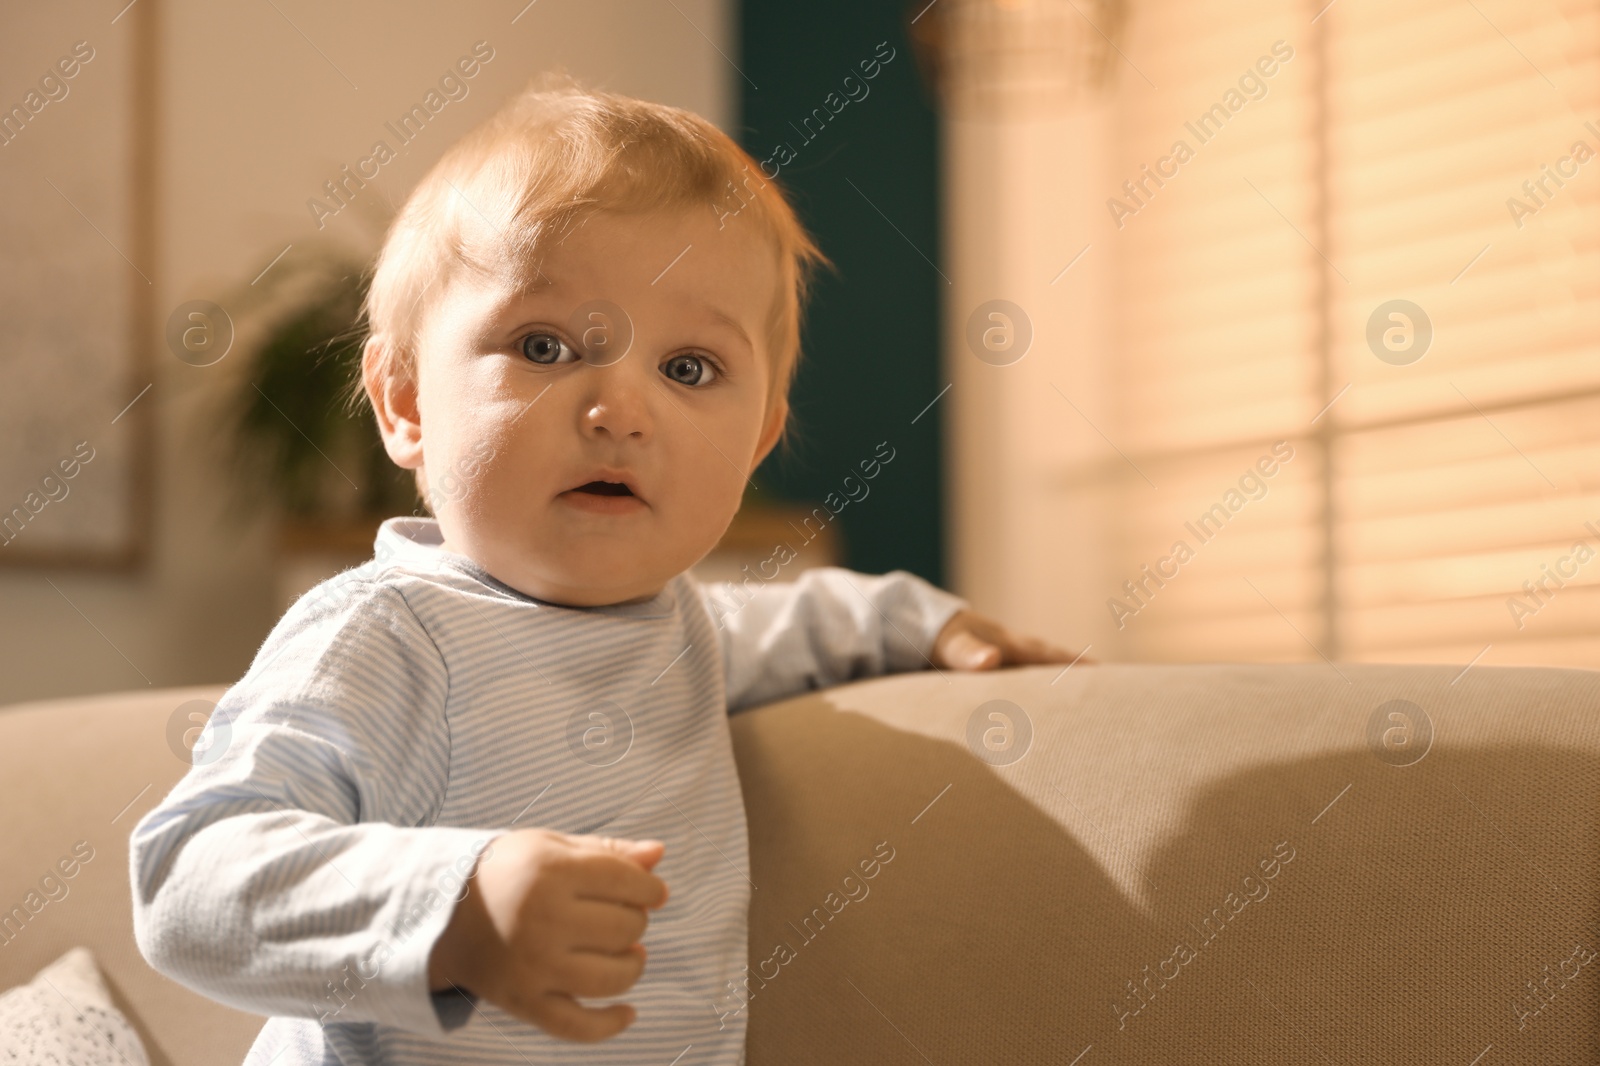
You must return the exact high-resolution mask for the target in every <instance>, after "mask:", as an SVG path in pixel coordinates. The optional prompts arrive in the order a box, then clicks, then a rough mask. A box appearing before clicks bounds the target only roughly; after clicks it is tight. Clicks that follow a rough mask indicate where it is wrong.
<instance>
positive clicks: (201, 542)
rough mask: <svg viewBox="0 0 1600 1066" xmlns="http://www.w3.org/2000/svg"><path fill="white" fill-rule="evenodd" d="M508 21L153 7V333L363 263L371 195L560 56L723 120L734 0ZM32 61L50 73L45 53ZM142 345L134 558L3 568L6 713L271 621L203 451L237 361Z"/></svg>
mask: <svg viewBox="0 0 1600 1066" xmlns="http://www.w3.org/2000/svg"><path fill="white" fill-rule="evenodd" d="M121 6H122V5H121V3H120V2H118V3H116V4H114V5H113V8H120V7H121ZM141 6H142V7H144V6H154V4H153V0H146V2H145V4H143V5H141ZM517 10H518V5H517V4H516V3H504V2H495V3H488V2H483V0H472V2H464V3H454V4H450V5H448V6H445V5H438V6H434V5H428V6H421V5H415V6H413V5H407V9H406V10H405V11H403V12H399V11H396V10H394V9H393V7H392V6H391V5H388V4H382V3H378V2H375V0H361V2H355V3H351V4H343V5H336V6H331V7H330V6H326V5H320V4H312V3H309V2H307V0H279V2H278V3H277V5H276V9H275V8H274V5H272V4H243V5H240V4H224V5H217V4H210V3H201V2H199V0H162V2H161V3H160V4H159V21H160V32H159V40H160V49H161V55H160V70H161V74H160V78H161V84H160V91H159V99H160V101H161V104H160V106H161V113H160V116H159V125H160V127H161V135H162V136H161V141H160V151H159V189H160V201H159V249H158V251H159V260H158V265H157V267H156V268H155V271H154V273H152V274H151V277H152V281H153V283H154V293H155V296H154V299H155V305H156V314H155V319H156V328H157V329H158V330H159V329H160V328H161V326H162V324H163V323H164V322H165V320H166V318H167V315H168V313H169V312H170V310H171V309H172V308H173V307H174V306H176V305H177V304H179V303H182V302H184V301H186V300H191V299H212V300H220V299H221V297H222V296H223V294H224V293H225V292H227V291H228V290H229V289H231V288H233V287H235V286H238V285H241V284H245V283H248V282H249V280H250V279H251V278H252V277H253V276H254V275H255V274H256V273H257V271H259V270H260V269H261V267H262V266H264V265H265V264H266V262H267V261H268V260H270V259H271V258H272V257H273V256H274V255H276V254H277V253H278V251H279V250H281V249H282V248H283V247H284V245H286V244H289V243H291V242H292V243H293V244H294V246H295V249H294V253H293V254H299V253H301V252H304V251H310V250H313V249H314V248H317V247H324V248H330V249H331V248H333V247H338V246H343V247H349V248H353V249H356V250H360V251H366V250H369V249H371V248H372V247H373V240H374V239H375V236H376V234H377V232H378V230H377V225H378V223H377V222H376V221H375V220H376V219H381V218H382V217H383V216H384V214H386V212H387V210H388V209H387V208H384V207H381V205H380V204H379V202H378V200H377V199H376V198H375V197H371V196H367V195H366V194H372V193H376V194H380V195H382V196H383V197H385V198H387V199H388V200H389V201H391V202H393V203H396V204H398V203H399V202H400V201H401V200H402V199H403V197H404V196H405V194H406V192H407V191H408V190H409V189H410V187H411V186H412V185H413V184H414V183H415V182H416V180H417V179H418V178H419V177H420V176H421V174H422V173H423V171H424V170H425V169H426V167H427V166H428V165H429V164H430V163H431V162H432V161H433V160H434V159H435V158H437V156H438V154H439V153H440V152H441V151H442V150H443V149H444V148H445V147H446V145H448V144H449V142H450V141H452V140H453V139H455V138H456V137H458V136H459V135H460V134H461V133H463V132H464V131H465V130H466V129H467V128H469V126H470V125H471V124H472V123H473V122H475V121H476V120H477V119H479V118H481V117H482V116H484V115H485V114H486V113H487V112H488V111H489V110H490V109H491V108H492V107H493V106H494V105H495V104H496V103H497V102H498V101H499V100H501V99H503V98H504V97H505V96H506V95H507V94H508V93H509V92H511V91H512V90H514V89H515V88H516V87H518V86H519V85H521V84H522V83H523V82H524V81H525V79H526V78H528V77H529V76H531V75H532V74H534V73H536V72H537V71H540V70H543V69H547V68H549V67H551V66H554V65H556V64H558V63H559V64H562V65H564V66H565V67H566V68H567V69H568V71H570V72H571V73H572V74H574V75H576V76H577V77H579V78H581V79H583V80H584V81H585V82H586V83H589V84H592V85H596V86H599V87H603V88H610V89H615V90H617V91H621V92H626V93H631V94H634V95H639V96H644V97H649V98H652V99H657V100H662V101H665V102H667V103H672V104H677V105H680V106H684V107H688V108H690V109H693V110H695V111H699V112H700V113H702V114H705V115H706V116H707V117H709V118H711V119H712V120H713V121H715V122H717V123H718V124H719V125H721V126H722V127H723V128H725V129H731V128H732V123H733V121H734V114H735V110H736V101H737V94H736V93H735V92H734V91H733V79H735V78H737V76H738V75H737V74H736V73H735V72H734V71H733V69H732V68H731V67H730V66H729V63H728V61H727V60H726V59H725V58H724V57H723V56H722V55H719V54H718V49H720V50H721V51H722V52H724V53H727V54H728V55H730V56H731V55H732V54H733V52H734V47H735V46H734V44H733V36H734V25H733V22H732V5H731V4H730V3H728V2H727V0H675V3H674V4H666V3H642V2H639V0H585V2H584V3H581V4H575V3H558V2H554V0H542V2H535V3H533V4H532V5H530V6H529V7H528V8H527V9H526V10H525V12H524V13H523V14H522V15H521V16H520V17H519V18H518V19H517V21H516V22H515V23H514V24H513V23H512V21H511V20H512V17H513V16H514V15H516V14H517ZM280 11H281V14H280ZM112 13H114V10H113V12H112ZM285 16H287V18H286V17H285ZM108 17H109V16H108ZM95 18H96V19H98V18H99V15H98V14H97V15H96V16H95ZM288 20H292V24H291V22H290V21H288ZM297 27H298V29H297ZM301 31H303V32H304V36H302V32H301ZM702 34H704V36H702ZM307 38H309V39H310V42H314V44H313V43H308V40H307ZM707 38H709V40H708V39H707ZM480 40H482V41H486V42H488V43H489V45H490V46H491V47H492V48H493V49H494V53H495V55H494V58H493V59H492V60H491V61H490V62H489V63H488V64H487V65H486V66H484V67H483V69H482V71H481V72H480V73H479V74H478V75H477V76H476V77H475V78H474V79H472V80H471V81H470V82H469V83H468V84H469V86H470V93H469V95H468V96H467V97H466V98H465V99H462V100H460V101H456V102H451V103H449V104H448V105H447V106H446V107H445V108H444V109H443V110H442V111H440V113H439V114H438V115H437V116H436V117H435V118H434V120H433V121H432V122H431V123H430V124H429V125H428V126H427V127H426V128H425V129H424V130H423V132H422V133H421V134H420V135H419V136H418V137H417V138H416V139H415V140H414V141H413V143H412V144H411V145H410V146H409V148H408V149H407V151H406V152H405V153H404V154H403V155H402V156H401V157H400V158H399V159H397V160H395V161H394V162H393V163H390V164H389V165H387V166H385V167H384V168H383V169H382V171H381V173H380V175H379V177H378V178H377V179H376V181H375V182H373V183H372V184H370V185H369V186H368V188H367V190H366V194H364V198H365V201H366V202H365V205H364V206H365V208H366V213H365V217H361V216H358V215H357V208H358V207H361V206H362V205H363V201H362V200H358V201H357V202H356V204H354V205H352V206H351V208H349V209H347V210H345V211H343V212H341V213H340V214H339V215H338V216H337V217H335V218H332V219H329V220H327V225H326V228H324V229H322V230H319V229H318V228H317V226H316V224H315V223H314V222H313V220H312V216H311V214H310V212H309V211H308V210H307V208H306V200H307V199H308V198H309V197H311V196H313V195H316V194H317V193H318V192H319V190H320V189H321V186H322V183H323V182H324V181H326V180H328V179H329V178H330V177H333V176H335V175H336V174H337V172H338V170H339V167H340V166H341V165H342V164H351V165H354V163H355V162H356V160H358V159H360V158H361V157H363V156H365V155H367V154H368V152H369V150H370V148H371V146H372V143H373V142H374V141H375V140H378V139H379V138H383V139H386V140H391V143H393V141H392V139H391V138H389V137H388V136H387V135H386V131H384V129H383V126H384V123H385V122H387V121H390V120H392V119H395V118H396V117H398V115H399V114H400V113H402V112H403V111H405V110H407V109H409V107H410V106H411V105H412V104H413V103H415V102H417V101H419V100H420V99H421V97H422V95H423V94H424V93H425V92H426V91H427V90H428V89H429V88H431V87H433V85H434V84H435V83H436V82H437V80H438V78H439V76H440V75H441V74H442V73H443V72H444V71H445V70H446V68H447V67H448V66H449V65H450V64H452V63H453V62H454V61H455V60H456V58H457V57H458V56H462V55H465V54H467V53H468V52H469V51H470V50H471V48H472V45H473V43H474V42H476V41H480ZM713 41H714V42H715V45H713V44H712V43H711V42H713ZM38 48H39V54H40V57H41V59H40V63H39V64H36V65H38V66H40V69H43V68H44V64H45V63H46V62H47V61H48V60H49V59H50V58H53V55H54V52H53V51H52V50H53V49H56V48H57V42H55V41H41V42H39V45H38ZM319 49H320V51H321V53H325V55H326V58H324V55H322V54H319V52H318V50H319ZM336 67H337V69H336ZM29 69H31V68H29ZM346 79H348V80H346ZM351 83H354V85H355V86H357V87H358V88H353V87H352V84H351ZM0 88H7V89H8V91H9V88H10V87H7V86H4V85H0ZM155 343H156V345H157V348H156V366H155V373H154V381H155V383H154V387H153V388H152V389H151V390H150V392H149V394H148V395H146V396H145V398H144V399H143V400H142V401H140V402H141V403H148V404H150V405H152V407H153V408H154V414H155V416H156V426H157V434H156V435H157V445H156V451H157V454H156V461H155V480H156V485H155V497H154V508H153V510H154V539H153V548H152V551H151V553H150V558H149V560H148V563H147V564H146V565H145V566H144V567H143V568H142V569H140V570H138V571H135V572H131V573H128V574H123V575H107V574H96V573H88V572H82V571H72V570H64V569H56V570H0V604H3V605H4V610H0V703H5V702H10V701H14V700H25V699H37V698H46V697H51V696H62V695H73V694H79V693H90V692H102V691H111V690H118V689H125V688H135V687H139V688H142V687H145V686H146V684H147V682H148V683H149V684H153V685H156V686H163V685H179V684H191V683H199V682H213V681H229V680H233V679H234V678H236V677H238V676H239V674H241V673H242V672H243V670H244V668H245V667H246V665H248V663H249V660H250V657H251V655H252V654H253V653H254V650H255V648H256V646H257V645H258V644H259V642H260V641H261V639H262V637H264V636H265V635H266V632H267V630H268V629H269V628H270V626H271V625H272V623H273V621H274V619H275V605H274V572H273V555H272V550H271V548H272V543H271V537H270V528H269V527H268V525H267V524H266V522H265V521H264V520H262V519H259V518H255V519H252V518H246V517H241V516H238V515H236V514H235V513H233V512H232V511H230V510H229V507H228V503H229V500H230V499H231V498H232V497H231V496H230V491H231V487H230V486H229V485H228V484H227V477H228V475H227V472H226V468H225V466H224V465H223V464H222V462H221V458H220V456H219V449H218V442H217V440H216V438H215V430H214V427H215V424H216V421H215V420H216V412H217V404H218V399H219V396H220V394H221V391H222V389H223V388H224V387H225V386H227V385H228V384H231V383H233V382H234V381H235V380H236V375H234V374H233V370H234V368H235V366H236V364H237V362H238V361H237V360H235V359H233V357H232V356H231V355H230V356H229V358H227V359H224V360H223V361H222V363H219V364H217V365H216V366H214V367H206V368H196V367H191V366H188V365H186V364H184V363H181V362H179V361H178V360H177V359H176V358H174V357H172V356H171V355H170V354H169V353H168V352H167V351H166V350H165V349H164V348H163V347H161V344H160V341H159V340H157V341H156V342H155ZM230 361H231V362H230ZM47 579H48V580H47ZM50 582H53V583H54V584H55V586H56V587H57V588H52V587H51V584H50ZM57 589H59V592H58V591H57ZM64 597H65V598H64ZM68 600H70V601H71V603H70V604H69V603H68V602H67V601H68ZM74 605H75V608H76V609H75V608H74ZM80 611H81V614H80V613H79V612H80Z"/></svg>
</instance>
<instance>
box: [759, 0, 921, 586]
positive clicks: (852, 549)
mask: <svg viewBox="0 0 1600 1066" xmlns="http://www.w3.org/2000/svg"><path fill="white" fill-rule="evenodd" d="M905 18H906V15H905V14H904V12H903V10H902V8H901V7H900V6H899V5H898V4H895V3H887V2H867V3H863V2H860V0H857V2H854V3H847V2H844V0H814V2H810V3H804V4H792V3H777V2H775V0H742V2H741V4H740V19H741V28H740V46H741V53H740V54H739V55H737V56H735V57H733V58H734V59H735V61H736V62H737V63H738V66H739V67H740V68H742V70H743V72H744V75H745V78H742V79H741V80H740V84H741V85H742V86H743V89H744V96H743V116H742V129H741V130H740V132H739V139H740V142H741V143H742V144H743V146H744V147H745V149H746V150H747V151H749V152H750V153H751V155H753V156H754V157H755V158H756V159H757V160H762V161H765V160H768V159H772V160H773V163H774V164H775V165H777V166H778V167H779V172H778V177H777V180H778V181H779V182H780V183H782V184H783V186H784V187H785V189H786V190H787V191H788V192H789V193H790V195H791V197H792V199H793V201H794V203H795V205H796V208H797V209H798V210H799V212H800V216H801V219H802V221H803V222H804V223H805V224H806V226H807V227H808V228H809V229H810V231H811V232H812V234H813V235H814V236H815V237H816V238H817V241H818V243H819V244H820V245H821V246H822V250H823V252H824V253H825V254H826V255H827V256H828V257H829V258H830V259H832V260H833V262H834V265H835V266H836V267H837V268H838V270H837V272H836V273H835V272H833V271H827V270H824V271H822V272H821V273H820V274H819V275H818V281H817V285H816V287H815V289H814V299H813V301H812V303H811V305H810V311H809V313H808V315H807V317H806V320H805V325H804V329H803V333H802V337H801V343H802V346H803V352H804V355H803V358H802V364H801V369H800V372H799V375H798V377H797V379H796V381H795V387H794V390H793V392H792V393H791V395H790V402H791V404H792V408H793V413H794V419H795V422H794V425H793V430H794V440H793V442H792V444H790V445H786V446H784V447H781V448H780V449H779V450H778V451H777V452H775V453H774V455H773V456H772V457H771V458H769V459H768V460H767V462H766V463H765V464H764V465H763V466H762V468H761V470H760V471H759V472H758V474H757V478H756V480H757V483H758V484H759V485H760V486H761V491H760V492H759V493H757V494H756V495H757V496H766V495H767V494H768V493H772V494H775V495H778V496H780V497H782V498H783V499H786V500H794V501H803V502H806V503H814V502H819V501H822V500H824V499H825V498H826V496H827V494H829V493H837V494H838V497H836V499H839V498H843V497H844V490H843V487H842V486H843V484H844V479H845V478H846V477H847V476H849V475H850V474H852V473H855V474H857V475H858V476H859V473H860V471H859V467H858V464H859V463H860V462H861V461H862V460H871V459H873V457H874V455H875V452H876V451H877V450H878V448H879V445H880V443H881V442H884V441H887V442H888V445H889V447H890V448H892V449H893V450H894V451H893V455H894V458H893V459H892V461H891V462H889V463H888V464H887V465H886V466H882V467H881V468H880V469H879V471H878V474H877V476H876V477H875V478H873V479H872V480H870V481H867V482H865V487H866V490H867V495H866V496H865V498H863V499H861V500H859V501H853V502H848V503H846V504H845V505H844V507H843V509H842V510H841V511H840V512H839V514H838V517H837V518H835V519H834V520H833V524H834V525H835V526H836V528H837V529H838V531H839V532H840V533H841V534H842V537H843V541H844V546H845V553H846V557H845V565H847V566H850V567H852V568H854V569H857V570H862V571H865V572H869V573H877V572H882V571H885V570H892V569H895V568H903V569H906V570H910V571H913V572H914V573H917V574H921V575H922V576H923V577H926V578H928V579H929V580H932V581H936V582H937V581H940V580H942V578H943V564H944V558H943V538H942V535H941V533H942V531H941V521H940V515H941V485H940V476H939V471H940V456H939V453H940V437H941V434H940V425H941V421H940V415H941V408H942V407H943V406H944V404H945V403H946V402H947V401H948V400H949V395H948V394H947V395H946V396H945V397H944V399H943V400H940V401H939V403H938V404H937V405H935V406H934V407H933V409H932V410H929V411H928V412H927V413H926V414H923V415H922V417H921V418H920V419H918V420H917V421H916V423H915V424H914V425H913V424H912V419H914V418H917V416H918V413H919V412H921V411H922V410H923V408H924V407H926V406H927V404H928V403H929V401H931V400H933V398H934V397H935V396H937V395H938V394H939V391H940V390H941V389H943V388H944V386H945V379H944V378H942V377H941V376H940V372H939V351H940V307H941V303H940V301H941V300H942V299H943V298H944V295H945V290H946V289H947V288H948V283H947V282H946V281H945V280H944V278H943V277H942V276H941V275H940V273H939V272H938V270H937V269H936V268H935V266H934V265H933V263H937V262H938V261H939V230H938V212H939V151H938V149H939V145H938V123H937V120H936V117H935V114H934V112H933V110H932V108H931V107H930V104H929V101H928V99H927V96H926V94H925V92H924V90H923V87H922V83H921V80H920V78H919V75H918V71H917V67H916V60H915V58H914V56H913V55H912V51H911V46H910V43H909V42H908V41H907V39H906V35H905V29H904V19H905ZM884 42H887V43H886V44H885V43H884ZM885 57H887V62H885V61H884V60H885ZM863 61H866V62H868V64H869V67H868V69H867V71H863V69H862V68H861V63H862V62H863ZM874 61H876V62H877V63H878V64H879V67H878V68H877V70H876V76H875V77H872V78H870V79H868V78H867V77H865V74H866V73H868V72H871V70H872V67H871V66H870V64H871V63H872V62H874ZM736 76H737V75H736ZM847 77H852V78H853V80H852V81H850V82H849V83H846V81H845V79H846V78H847ZM830 93H832V94H836V95H835V96H833V97H832V99H831V100H830V99H829V94H830ZM852 95H853V96H854V97H856V98H857V99H852V98H851V97H852ZM841 102H842V103H841ZM813 109H818V110H820V111H821V113H822V117H820V118H819V117H814V116H813ZM835 109H837V111H835ZM808 118H810V122H809V124H808V123H807V122H806V120H807V119H808ZM824 120H825V121H824ZM808 138H809V139H808ZM783 144H787V145H788V146H789V147H790V149H792V152H793V155H792V157H790V156H788V155H786V154H778V155H776V156H775V155H774V151H775V150H776V149H778V147H779V146H780V145H783ZM785 159H788V160H789V161H788V162H787V163H784V160H785ZM767 172H768V173H769V174H770V173H771V169H770V168H768V171H767ZM852 183H853V187H852ZM858 190H859V191H858ZM869 201H870V202H869ZM880 212H882V213H881V214H880ZM886 216H887V217H886ZM897 229H898V231H899V232H896V230H897ZM924 257H926V258H924ZM930 260H931V261H932V262H931V263H930V262H929V261H930ZM883 454H889V453H888V450H887V449H884V450H883ZM858 484H859V482H852V483H851V490H852V491H853V492H855V493H856V495H858V496H859V495H861V493H862V489H861V488H860V487H857V485H858ZM752 502H753V501H752ZM834 506H835V507H837V506H838V504H837V502H836V503H835V504H834Z"/></svg>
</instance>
